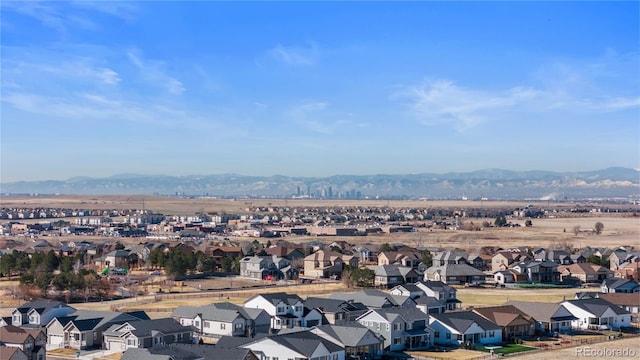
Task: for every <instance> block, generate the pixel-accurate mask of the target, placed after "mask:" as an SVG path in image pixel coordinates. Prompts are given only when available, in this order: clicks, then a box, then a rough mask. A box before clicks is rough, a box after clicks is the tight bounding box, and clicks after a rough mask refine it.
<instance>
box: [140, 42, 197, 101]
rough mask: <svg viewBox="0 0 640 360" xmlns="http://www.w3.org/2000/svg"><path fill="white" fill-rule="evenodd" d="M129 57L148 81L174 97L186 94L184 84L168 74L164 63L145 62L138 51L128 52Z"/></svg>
mask: <svg viewBox="0 0 640 360" xmlns="http://www.w3.org/2000/svg"><path fill="white" fill-rule="evenodd" d="M127 56H128V58H129V60H130V61H131V63H132V64H133V65H135V66H136V67H137V68H138V70H139V71H140V73H141V74H142V76H143V77H144V78H145V79H146V80H147V81H149V82H152V83H154V84H156V85H158V86H160V87H162V88H164V89H165V90H166V91H168V92H169V93H171V94H174V95H181V94H182V93H184V92H185V90H186V89H185V87H184V85H183V84H182V82H181V81H180V80H178V79H176V78H174V77H172V76H170V75H169V74H167V73H166V71H165V70H164V67H165V65H164V63H163V62H161V61H157V60H143V59H142V55H140V52H139V51H138V50H137V49H132V50H129V51H128V52H127Z"/></svg>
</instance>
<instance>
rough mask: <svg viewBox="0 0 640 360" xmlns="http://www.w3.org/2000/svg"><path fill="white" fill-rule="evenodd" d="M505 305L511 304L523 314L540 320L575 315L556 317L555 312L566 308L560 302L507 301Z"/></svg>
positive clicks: (555, 319) (552, 319) (557, 319)
mask: <svg viewBox="0 0 640 360" xmlns="http://www.w3.org/2000/svg"><path fill="white" fill-rule="evenodd" d="M505 305H513V306H515V307H516V308H518V310H520V311H522V312H524V313H525V314H528V315H531V316H532V317H533V318H534V319H536V320H537V321H541V322H552V321H559V320H571V318H573V319H575V317H573V316H570V317H569V318H567V317H561V318H558V317H557V316H558V315H557V313H558V312H559V311H560V310H561V308H562V309H564V310H565V311H566V312H568V310H567V309H566V308H565V307H564V306H562V304H556V303H545V302H532V301H508V302H507V303H506V304H505Z"/></svg>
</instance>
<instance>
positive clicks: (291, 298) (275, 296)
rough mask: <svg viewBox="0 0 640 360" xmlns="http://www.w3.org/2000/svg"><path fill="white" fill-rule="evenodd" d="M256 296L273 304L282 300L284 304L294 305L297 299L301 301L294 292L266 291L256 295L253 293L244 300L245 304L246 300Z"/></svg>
mask: <svg viewBox="0 0 640 360" xmlns="http://www.w3.org/2000/svg"><path fill="white" fill-rule="evenodd" d="M257 297H262V298H263V299H265V300H267V301H268V302H270V303H272V304H273V305H278V303H279V302H280V301H283V302H284V303H285V304H288V305H294V304H295V303H297V302H298V301H300V302H303V303H304V301H303V300H302V298H301V297H300V296H298V295H296V294H287V293H284V292H277V293H267V294H258V295H254V296H252V297H250V298H249V299H248V300H247V301H245V304H246V303H247V302H249V301H250V300H253V299H255V298H257Z"/></svg>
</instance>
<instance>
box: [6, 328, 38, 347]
mask: <svg viewBox="0 0 640 360" xmlns="http://www.w3.org/2000/svg"><path fill="white" fill-rule="evenodd" d="M30 336H31V335H30V334H29V333H28V332H27V331H26V330H24V329H22V328H19V327H17V326H13V325H7V326H3V327H0V342H5V343H10V344H23V343H24V342H25V341H26V340H27V339H28V338H29V337H30ZM31 337H32V338H33V336H31Z"/></svg>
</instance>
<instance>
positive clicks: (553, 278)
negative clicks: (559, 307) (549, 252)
mask: <svg viewBox="0 0 640 360" xmlns="http://www.w3.org/2000/svg"><path fill="white" fill-rule="evenodd" d="M511 270H512V271H514V272H515V273H516V274H518V279H519V278H520V275H522V276H524V278H525V279H526V280H525V281H526V282H529V283H558V282H560V272H559V271H558V264H556V263H555V262H553V261H523V262H519V263H515V264H513V265H512V266H511Z"/></svg>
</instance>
